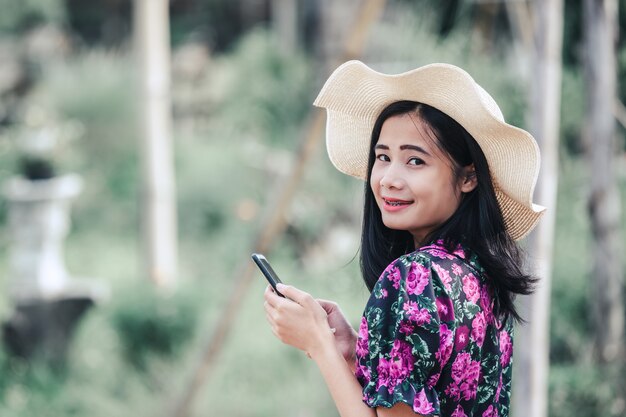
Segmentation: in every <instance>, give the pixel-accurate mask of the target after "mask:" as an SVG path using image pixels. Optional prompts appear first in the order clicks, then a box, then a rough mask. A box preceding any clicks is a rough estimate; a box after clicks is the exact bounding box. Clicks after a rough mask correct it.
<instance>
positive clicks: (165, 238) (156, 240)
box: [134, 0, 177, 288]
mask: <svg viewBox="0 0 626 417" xmlns="http://www.w3.org/2000/svg"><path fill="white" fill-rule="evenodd" d="M168 8H169V2H168V1H167V0H135V10H134V19H135V21H134V30H135V41H136V45H135V47H136V52H137V57H138V60H139V64H140V74H139V77H138V81H139V83H140V103H139V105H140V107H141V148H140V149H141V151H140V154H141V156H140V159H141V168H142V170H141V174H142V175H141V179H142V184H141V211H140V216H141V226H142V246H143V256H144V270H145V271H146V274H147V276H148V277H149V278H150V279H151V280H152V281H153V282H154V283H155V284H156V285H157V286H159V287H164V288H171V287H173V286H174V284H175V279H176V270H177V226H176V189H175V179H174V166H173V165H174V162H173V156H172V139H171V130H172V127H171V125H172V120H171V103H170V35H169V10H168Z"/></svg>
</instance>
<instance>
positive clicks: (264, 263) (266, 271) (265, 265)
mask: <svg viewBox="0 0 626 417" xmlns="http://www.w3.org/2000/svg"><path fill="white" fill-rule="evenodd" d="M252 260H254V263H256V265H257V266H258V267H259V269H260V270H261V272H262V273H263V275H264V276H265V279H267V282H269V283H270V285H271V286H272V288H273V289H274V291H275V292H276V294H278V295H279V296H281V297H284V295H282V294H281V293H280V292H279V291H278V290H277V289H276V284H279V283H282V281H281V280H280V278H278V275H277V274H276V271H274V268H272V265H270V263H269V262H268V260H267V259H266V258H265V256H263V255H261V254H259V253H253V254H252Z"/></svg>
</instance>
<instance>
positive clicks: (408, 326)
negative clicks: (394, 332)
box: [398, 320, 415, 335]
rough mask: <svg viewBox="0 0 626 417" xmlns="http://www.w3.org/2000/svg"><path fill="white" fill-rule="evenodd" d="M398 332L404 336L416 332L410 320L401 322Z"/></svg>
mask: <svg viewBox="0 0 626 417" xmlns="http://www.w3.org/2000/svg"><path fill="white" fill-rule="evenodd" d="M398 331H399V332H400V333H402V334H406V335H409V334H413V332H414V331H415V326H414V325H413V324H412V323H411V322H410V321H408V320H402V321H401V322H400V327H399V328H398Z"/></svg>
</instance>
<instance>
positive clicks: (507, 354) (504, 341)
mask: <svg viewBox="0 0 626 417" xmlns="http://www.w3.org/2000/svg"><path fill="white" fill-rule="evenodd" d="M500 354H501V355H500V364H501V365H502V367H506V366H509V363H510V362H511V355H512V354H513V344H512V343H511V335H509V333H508V332H507V331H506V330H502V331H500Z"/></svg>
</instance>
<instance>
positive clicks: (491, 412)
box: [483, 405, 498, 417]
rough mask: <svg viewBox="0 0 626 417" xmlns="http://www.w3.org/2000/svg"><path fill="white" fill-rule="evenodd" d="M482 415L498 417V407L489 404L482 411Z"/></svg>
mask: <svg viewBox="0 0 626 417" xmlns="http://www.w3.org/2000/svg"><path fill="white" fill-rule="evenodd" d="M483 417H498V409H497V408H495V407H494V406H493V405H490V406H489V407H487V409H486V410H485V412H484V413H483Z"/></svg>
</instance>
